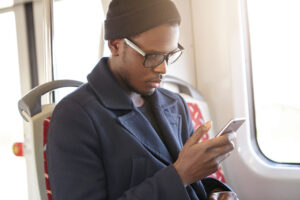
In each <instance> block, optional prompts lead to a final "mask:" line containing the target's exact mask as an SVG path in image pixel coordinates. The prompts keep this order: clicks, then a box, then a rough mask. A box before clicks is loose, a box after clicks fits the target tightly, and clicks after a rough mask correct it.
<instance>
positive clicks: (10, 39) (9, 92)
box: [0, 12, 28, 199]
mask: <svg viewBox="0 0 300 200" xmlns="http://www.w3.org/2000/svg"><path fill="white" fill-rule="evenodd" d="M0 27H1V31H0V66H1V67H0V81H1V82H0V91H1V98H0V105H1V115H0V122H1V126H0V160H1V161H0V163H1V164H0V177H1V178H0V188H1V193H0V199H27V198H28V195H27V177H26V163H25V158H24V157H16V156H15V155H14V154H13V152H12V145H13V143H14V142H23V141H24V135H23V122H22V117H21V116H20V114H19V111H18V107H17V105H18V100H19V99H20V98H21V89H20V76H19V63H18V49H17V48H18V47H17V36H16V24H15V15H14V13H13V12H6V13H1V14H0Z"/></svg>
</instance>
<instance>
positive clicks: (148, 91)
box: [139, 88, 155, 96]
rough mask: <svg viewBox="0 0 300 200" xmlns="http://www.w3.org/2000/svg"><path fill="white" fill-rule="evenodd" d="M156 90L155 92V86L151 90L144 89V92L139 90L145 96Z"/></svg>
mask: <svg viewBox="0 0 300 200" xmlns="http://www.w3.org/2000/svg"><path fill="white" fill-rule="evenodd" d="M154 92H155V88H152V89H151V90H147V91H142V92H139V93H140V94H141V95H143V96H150V95H152V94H153V93H154Z"/></svg>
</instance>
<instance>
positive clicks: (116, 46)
mask: <svg viewBox="0 0 300 200" xmlns="http://www.w3.org/2000/svg"><path fill="white" fill-rule="evenodd" d="M121 42H122V40H121V39H117V40H109V41H108V47H109V49H110V52H111V55H112V56H119V55H120V53H121V52H120V47H121Z"/></svg>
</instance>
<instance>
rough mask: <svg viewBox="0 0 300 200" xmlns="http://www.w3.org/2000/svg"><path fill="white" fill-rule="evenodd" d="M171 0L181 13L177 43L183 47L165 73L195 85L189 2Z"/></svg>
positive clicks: (186, 0) (185, 0)
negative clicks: (182, 50) (179, 55)
mask: <svg viewBox="0 0 300 200" xmlns="http://www.w3.org/2000/svg"><path fill="white" fill-rule="evenodd" d="M173 2H174V3H175V5H176V7H177V9H178V10H179V12H180V15H181V24H180V37H179V43H180V44H181V45H182V46H183V47H184V52H183V54H182V56H181V58H180V59H179V60H178V61H176V62H175V63H174V64H173V65H171V66H169V68H168V72H167V73H168V74H169V75H173V76H176V77H178V78H181V79H183V80H185V81H186V82H188V83H190V84H191V85H193V86H194V87H196V85H197V81H196V68H195V56H194V37H193V24H192V14H191V3H190V1H188V0H173Z"/></svg>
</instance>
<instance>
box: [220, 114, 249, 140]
mask: <svg viewBox="0 0 300 200" xmlns="http://www.w3.org/2000/svg"><path fill="white" fill-rule="evenodd" d="M245 121H246V119H245V118H236V119H232V120H230V121H229V122H228V123H227V124H226V126H225V127H224V128H223V129H222V130H221V131H220V132H219V133H218V135H217V136H216V137H218V136H221V135H223V134H226V133H230V132H236V131H237V130H238V129H239V128H240V127H241V125H242V124H243V123H244V122H245Z"/></svg>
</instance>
